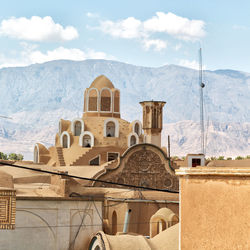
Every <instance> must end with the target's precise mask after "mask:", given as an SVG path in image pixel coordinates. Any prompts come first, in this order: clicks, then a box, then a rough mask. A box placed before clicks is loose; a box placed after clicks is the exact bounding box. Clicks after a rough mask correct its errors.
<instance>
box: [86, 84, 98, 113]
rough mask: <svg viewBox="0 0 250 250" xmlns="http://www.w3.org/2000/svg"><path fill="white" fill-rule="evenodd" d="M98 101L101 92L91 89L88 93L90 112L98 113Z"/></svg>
mask: <svg viewBox="0 0 250 250" xmlns="http://www.w3.org/2000/svg"><path fill="white" fill-rule="evenodd" d="M98 99H99V92H98V89H96V88H91V89H90V90H89V91H88V106H87V107H88V111H90V112H91V111H92V112H96V111H98Z"/></svg>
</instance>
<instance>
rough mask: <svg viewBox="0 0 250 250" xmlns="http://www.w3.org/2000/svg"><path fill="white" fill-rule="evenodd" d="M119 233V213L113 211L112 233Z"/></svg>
mask: <svg viewBox="0 0 250 250" xmlns="http://www.w3.org/2000/svg"><path fill="white" fill-rule="evenodd" d="M116 233H117V214H116V211H113V213H112V234H113V235H115V234H116Z"/></svg>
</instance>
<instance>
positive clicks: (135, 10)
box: [0, 0, 250, 72]
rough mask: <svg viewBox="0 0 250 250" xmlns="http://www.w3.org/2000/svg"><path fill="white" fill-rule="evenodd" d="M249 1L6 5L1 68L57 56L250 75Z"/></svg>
mask: <svg viewBox="0 0 250 250" xmlns="http://www.w3.org/2000/svg"><path fill="white" fill-rule="evenodd" d="M249 10H250V2H249V1H224V0H220V1H215V0H211V1H187V0H186V1H184V0H183V1H178V0H175V1H170V0H169V1H166V0H161V1H160V0H158V1H157V0H154V1H147V0H144V1H141V0H133V1H131V0H126V1H113V0H112V1H109V0H106V1H101V0H100V1H95V0H92V1H83V0H81V1H80V0H72V1H68V0H67V1H66V0H60V1H58V0H53V1H51V0H50V1H47V0H43V1H31V0H29V1H28V0H26V1H24V0H22V1H20V0H19V1H13V0H9V1H2V2H1V8H0V68H2V67H8V66H24V65H29V64H32V63H42V62H45V61H50V60H55V59H72V60H84V59H89V58H94V59H97V58H102V59H112V60H117V61H121V62H126V63H130V64H135V65H141V66H150V67H159V66H162V65H165V64H177V65H182V66H187V67H194V68H196V67H197V65H198V49H199V47H200V45H201V46H202V48H203V62H204V65H205V68H206V69H210V70H215V69H235V70H241V71H246V72H250V60H249V58H250V15H249Z"/></svg>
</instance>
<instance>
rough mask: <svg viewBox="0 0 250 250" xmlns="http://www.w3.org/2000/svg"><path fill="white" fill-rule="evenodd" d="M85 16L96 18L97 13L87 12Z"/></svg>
mask: <svg viewBox="0 0 250 250" xmlns="http://www.w3.org/2000/svg"><path fill="white" fill-rule="evenodd" d="M86 16H87V17H89V18H98V17H99V15H98V14H97V13H92V12H87V13H86Z"/></svg>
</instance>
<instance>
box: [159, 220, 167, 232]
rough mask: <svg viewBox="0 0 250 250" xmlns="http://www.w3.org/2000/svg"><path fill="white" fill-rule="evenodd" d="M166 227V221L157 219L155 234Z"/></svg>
mask: <svg viewBox="0 0 250 250" xmlns="http://www.w3.org/2000/svg"><path fill="white" fill-rule="evenodd" d="M166 228H167V226H166V222H165V221H164V220H158V221H157V230H156V231H157V234H159V233H161V232H162V231H164V230H165V229H166Z"/></svg>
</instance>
